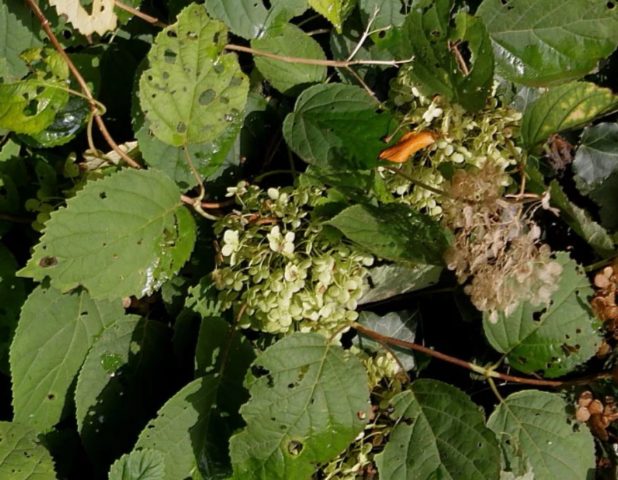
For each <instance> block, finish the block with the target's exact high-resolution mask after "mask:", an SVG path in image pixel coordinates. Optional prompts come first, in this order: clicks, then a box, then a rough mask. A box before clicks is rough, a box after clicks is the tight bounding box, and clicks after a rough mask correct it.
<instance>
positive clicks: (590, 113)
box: [521, 82, 618, 149]
mask: <svg viewBox="0 0 618 480" xmlns="http://www.w3.org/2000/svg"><path fill="white" fill-rule="evenodd" d="M616 106H618V97H616V96H615V95H614V94H613V93H612V91H611V90H609V89H607V88H601V87H597V86H596V85H595V84H593V83H587V82H571V83H567V84H565V85H560V86H558V87H555V88H551V89H549V90H548V91H547V92H546V93H544V94H543V95H541V96H540V97H539V98H538V99H537V100H535V101H534V102H533V103H532V104H531V105H529V106H528V107H527V108H526V111H525V112H524V116H523V118H522V121H521V137H522V140H523V142H524V144H525V145H526V146H527V147H528V148H529V149H533V148H534V147H536V146H537V145H538V144H540V143H542V142H544V141H545V140H547V138H549V136H550V135H552V134H554V133H558V132H561V131H563V130H570V129H572V128H576V127H581V126H582V125H585V124H586V123H588V122H590V121H592V120H593V119H595V118H596V117H598V116H599V115H602V114H604V113H607V112H608V111H609V110H612V109H615V108H616Z"/></svg>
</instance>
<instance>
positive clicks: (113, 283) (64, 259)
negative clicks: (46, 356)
mask: <svg viewBox="0 0 618 480" xmlns="http://www.w3.org/2000/svg"><path fill="white" fill-rule="evenodd" d="M194 242H195V222H194V220H193V217H192V216H191V213H190V212H189V210H187V209H186V208H185V207H184V206H183V205H182V203H181V202H180V192H179V191H178V187H177V186H176V185H175V184H174V182H173V181H172V180H171V179H169V178H168V177H167V176H165V175H164V174H163V173H161V172H158V171H156V170H147V171H146V170H140V171H137V170H123V171H120V172H118V173H116V174H114V175H111V176H109V177H106V178H104V179H102V180H98V181H95V182H89V183H88V184H87V185H86V186H85V187H84V189H83V190H81V191H80V192H79V193H78V194H77V195H76V196H75V197H73V198H71V199H69V200H68V202H67V206H66V208H62V209H60V210H58V211H56V212H54V213H52V215H51V218H50V220H49V221H48V222H47V224H46V227H45V230H44V234H43V237H42V238H41V241H40V242H39V243H38V244H37V246H36V247H35V249H34V253H33V254H32V258H31V259H30V261H29V262H28V264H27V265H26V266H25V267H24V268H23V269H22V270H20V271H19V274H20V275H22V276H25V277H31V278H33V279H35V280H38V281H41V280H43V279H44V278H45V277H49V278H50V280H51V285H52V286H54V287H55V288H58V289H60V290H62V291H68V290H71V289H73V288H75V287H77V286H79V285H82V286H84V287H86V288H87V289H88V291H89V292H90V294H91V296H92V297H93V298H122V297H126V296H129V295H136V296H138V297H141V296H144V295H148V294H150V293H152V292H153V291H155V290H156V289H158V288H159V287H160V286H161V284H163V282H164V281H165V280H167V279H168V278H170V277H171V276H172V275H174V274H175V273H176V272H177V271H178V270H179V269H180V267H182V265H183V264H184V263H185V262H186V260H187V259H188V258H189V257H190V255H191V251H192V249H193V244H194Z"/></svg>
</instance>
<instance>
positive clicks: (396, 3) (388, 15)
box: [358, 0, 406, 30]
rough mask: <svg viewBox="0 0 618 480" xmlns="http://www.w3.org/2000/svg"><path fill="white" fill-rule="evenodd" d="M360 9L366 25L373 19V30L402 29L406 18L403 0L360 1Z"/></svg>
mask: <svg viewBox="0 0 618 480" xmlns="http://www.w3.org/2000/svg"><path fill="white" fill-rule="evenodd" d="M358 7H359V10H360V12H361V16H362V19H363V23H364V24H367V23H368V22H369V20H370V19H373V22H372V23H371V29H372V30H376V29H380V28H392V27H400V26H401V25H402V24H403V22H404V20H405V18H406V15H405V14H404V13H403V12H402V10H403V5H402V1H401V0H359V1H358Z"/></svg>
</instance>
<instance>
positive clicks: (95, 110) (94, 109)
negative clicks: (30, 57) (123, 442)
mask: <svg viewBox="0 0 618 480" xmlns="http://www.w3.org/2000/svg"><path fill="white" fill-rule="evenodd" d="M26 3H27V4H28V6H29V7H30V9H31V10H32V12H33V13H34V15H35V16H36V17H37V19H38V20H39V22H40V23H41V28H42V29H43V31H44V32H45V34H46V35H47V38H49V41H50V42H51V44H52V45H53V46H54V48H55V49H56V51H57V52H58V53H59V54H60V56H61V57H62V60H63V61H64V62H65V63H66V64H67V66H68V67H69V70H70V71H71V74H72V75H73V78H75V81H76V82H77V84H78V85H79V87H80V89H81V90H82V92H83V93H84V95H85V96H86V98H87V99H88V102H89V104H90V111H91V113H92V116H93V117H94V120H95V122H96V123H97V126H98V127H99V130H100V131H101V135H103V138H104V139H105V141H106V142H107V144H108V145H109V146H110V147H111V148H112V149H113V150H114V151H115V152H116V153H117V154H118V155H120V157H121V158H122V159H123V160H124V161H125V162H127V164H128V165H130V166H131V167H133V168H141V166H140V164H139V163H137V162H136V161H135V160H133V159H132V158H131V157H130V156H128V155H127V154H126V153H125V152H123V151H122V149H121V148H120V147H119V146H118V144H117V143H116V142H115V141H114V139H113V138H112V137H111V135H110V134H109V132H108V131H107V127H106V126H105V122H104V121H103V118H102V117H101V115H100V112H99V107H98V104H99V102H97V101H96V99H95V98H94V97H93V95H92V92H91V91H90V89H89V88H88V84H87V83H86V80H84V77H82V75H81V73H79V70H78V69H77V67H76V66H75V64H74V63H73V61H72V60H71V58H70V57H69V56H68V55H67V53H66V52H65V51H64V48H63V47H62V45H61V44H60V42H59V41H58V38H57V37H56V35H55V34H54V32H53V31H52V29H51V27H50V25H49V20H47V18H46V17H45V15H44V14H43V12H42V11H41V9H40V8H39V6H38V5H37V4H36V2H35V0H26Z"/></svg>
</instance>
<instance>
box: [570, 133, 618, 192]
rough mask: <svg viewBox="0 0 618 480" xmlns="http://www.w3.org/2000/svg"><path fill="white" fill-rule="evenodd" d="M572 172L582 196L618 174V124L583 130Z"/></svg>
mask: <svg viewBox="0 0 618 480" xmlns="http://www.w3.org/2000/svg"><path fill="white" fill-rule="evenodd" d="M573 170H574V171H575V181H576V182H577V187H578V188H579V190H580V191H581V192H582V193H584V194H587V193H590V191H592V190H593V189H594V188H595V187H597V186H599V185H600V184H601V183H603V182H604V181H605V180H607V179H608V178H609V177H610V175H612V174H613V173H614V172H618V124H616V123H599V124H598V125H594V126H592V127H588V128H586V129H584V131H583V133H582V136H581V139H580V145H579V148H578V149H577V152H576V153H575V159H574V160H573Z"/></svg>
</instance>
